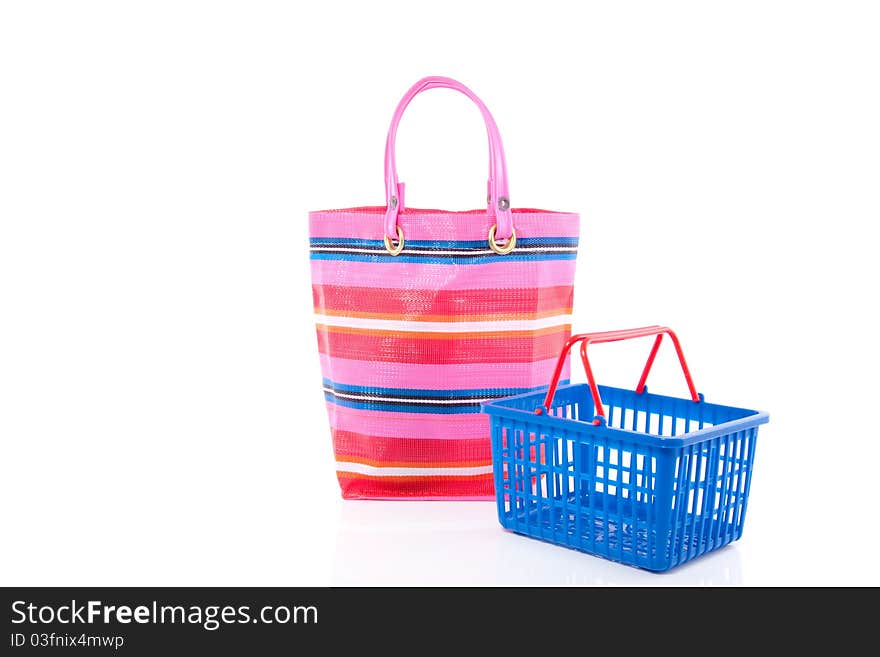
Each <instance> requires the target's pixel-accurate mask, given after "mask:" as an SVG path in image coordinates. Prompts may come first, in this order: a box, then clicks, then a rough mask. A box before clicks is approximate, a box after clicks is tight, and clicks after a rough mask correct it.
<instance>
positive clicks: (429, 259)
mask: <svg viewBox="0 0 880 657" xmlns="http://www.w3.org/2000/svg"><path fill="white" fill-rule="evenodd" d="M576 257H577V254H575V253H517V252H516V250H514V251H513V252H511V253H508V254H507V255H505V256H499V255H496V254H494V253H493V254H487V255H479V256H430V255H418V256H410V255H406V249H404V251H403V253H401V254H400V255H399V256H396V257H394V256H391V255H390V254H387V253H385V254H376V255H369V254H365V253H312V254H311V258H310V259H311V260H347V261H350V262H391V261H392V260H393V261H394V262H415V263H426V264H433V265H452V264H455V265H481V264H485V263H487V262H510V261H515V262H523V261H525V262H537V261H546V260H574V259H575V258H576ZM499 258H503V260H500V259H499Z"/></svg>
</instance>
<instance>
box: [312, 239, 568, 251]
mask: <svg viewBox="0 0 880 657" xmlns="http://www.w3.org/2000/svg"><path fill="white" fill-rule="evenodd" d="M516 243H517V244H519V245H520V246H577V245H578V238H577V237H520V238H517V240H516ZM406 244H407V245H409V246H412V247H414V248H415V247H418V248H433V249H476V248H479V247H483V248H486V247H487V246H488V243H487V241H486V240H458V241H454V240H406ZM309 245H311V246H346V247H350V248H378V249H381V248H385V242H384V241H383V240H364V239H355V238H351V237H312V238H310V239H309Z"/></svg>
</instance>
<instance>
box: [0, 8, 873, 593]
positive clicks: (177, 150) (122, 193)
mask: <svg viewBox="0 0 880 657" xmlns="http://www.w3.org/2000/svg"><path fill="white" fill-rule="evenodd" d="M878 32H880V20H878V9H877V7H876V4H873V3H870V2H864V3H857V2H768V1H766V0H764V1H761V2H737V3H707V2H666V3H652V2H644V3H634V2H626V3H584V2H577V3H574V2H573V3H560V2H541V3H535V2H528V3H520V2H497V3H488V2H486V3H478V2H453V1H449V0H447V1H445V2H442V3H436V4H434V5H427V4H424V3H415V2H399V3H396V2H395V3H392V2H383V3H379V2H371V3H350V4H349V3H340V2H320V3H319V2H314V3H304V2H285V3H270V2H239V3H232V2H203V3H197V2H150V3H147V2H144V3H117V2H82V3H66V2H55V3H51V2H5V3H3V4H2V6H0V440H2V454H0V584H5V585H52V584H57V585H60V584H69V585H138V584H140V585H245V584H248V585H306V584H309V585H323V584H477V585H482V584H639V585H657V584H660V585H679V584H694V583H697V584H746V585H776V584H873V585H878V584H880V572H878V566H877V563H878V560H877V557H876V550H877V545H878V517H880V513H878V499H880V497H878V492H877V491H878V488H877V486H878V479H880V458H878V457H880V447H878V442H880V435H878V434H880V430H878V422H877V417H876V408H877V390H876V372H877V366H878V348H877V344H878V337H877V336H876V335H875V332H876V322H875V319H874V317H875V315H876V306H877V301H876V298H877V291H876V288H877V281H878V266H877V260H878V256H877V252H876V251H877V238H876V234H877V225H878V220H880V192H878V182H880V128H878V126H880V120H878V117H880V85H878V79H880V67H878V62H880V40H878V38H877V35H878ZM424 75H448V76H452V77H456V78H458V79H461V80H462V81H463V82H465V83H466V84H468V85H469V86H471V87H472V88H473V89H474V90H475V91H476V92H477V93H478V94H479V95H480V96H481V97H482V98H483V99H484V100H485V102H486V103H487V104H488V105H489V107H490V108H491V109H492V110H493V112H494V114H495V118H496V120H497V122H498V124H499V127H500V128H501V132H502V135H503V136H504V138H505V147H506V149H507V152H508V164H509V168H510V175H511V190H512V201H513V204H514V206H517V205H518V206H521V207H528V206H537V207H545V208H548V209H557V210H573V211H578V212H580V213H581V215H582V235H581V238H582V241H581V244H582V249H581V253H580V256H579V263H578V273H577V282H576V288H575V289H576V292H575V327H576V329H578V330H598V329H610V328H623V327H629V326H638V325H644V324H651V323H665V324H668V325H670V326H672V327H674V328H676V329H677V330H678V332H679V335H680V337H681V339H682V343H683V345H684V347H685V350H686V354H687V355H688V358H689V361H690V365H691V368H692V371H693V373H694V376H695V379H696V383H697V386H698V388H699V389H700V390H701V391H702V392H703V393H705V395H706V397H707V399H710V400H714V401H718V402H720V403H725V404H732V405H745V406H747V407H753V408H761V409H765V410H768V411H769V412H770V414H771V421H770V424H769V425H766V426H764V427H762V428H761V432H760V440H759V442H758V450H757V456H756V467H755V474H754V480H753V487H752V494H751V498H750V504H749V514H748V518H747V521H746V527H745V534H744V536H743V539H742V540H741V541H740V542H738V543H737V544H735V545H734V546H732V547H729V548H727V549H724V550H722V551H721V552H719V553H717V554H715V555H713V556H708V557H705V558H702V559H699V560H697V561H695V562H694V563H692V564H690V565H687V566H684V567H682V568H680V569H677V570H675V571H672V572H671V573H669V574H667V575H662V576H658V575H651V574H648V573H643V572H640V571H637V570H634V569H631V568H627V567H624V566H619V565H616V564H612V563H609V562H605V561H602V560H600V559H596V558H592V557H589V556H586V555H582V554H579V553H576V552H570V551H567V550H563V549H561V548H554V547H552V546H549V545H544V544H541V543H538V542H535V541H530V540H528V539H525V538H521V537H518V536H515V535H512V534H507V533H505V532H504V531H502V530H501V528H500V527H499V526H498V524H497V520H496V518H495V515H494V507H493V505H492V504H491V503H448V504H447V503H383V502H342V501H341V500H340V499H339V493H338V487H337V484H336V480H335V476H334V467H333V458H332V451H331V446H330V436H329V430H328V428H327V422H326V416H325V412H324V408H323V398H322V394H321V390H320V372H319V367H318V357H317V349H316V343H315V338H314V329H313V325H312V319H311V312H312V308H311V292H310V282H309V269H308V253H307V237H308V235H307V216H306V214H307V211H308V210H310V209H321V208H329V207H346V206H350V205H362V204H380V203H381V202H382V199H383V196H382V195H383V183H382V150H383V146H384V138H385V131H386V129H387V125H388V121H389V120H390V118H391V114H392V112H393V110H394V106H395V104H396V103H397V101H398V99H399V98H400V96H401V95H402V94H403V92H404V91H405V90H406V89H407V88H408V87H409V85H410V84H411V83H413V82H414V81H415V80H417V79H418V78H420V77H422V76H424ZM398 143H399V145H400V150H399V153H398V162H399V164H400V168H401V178H402V179H404V180H406V181H407V183H408V185H407V196H408V202H409V204H410V205H413V206H422V207H437V206H439V207H444V208H449V209H461V208H467V207H480V206H481V205H482V203H483V198H484V192H485V167H486V153H485V136H484V134H483V127H482V124H481V122H480V119H479V114H478V113H477V112H476V110H475V109H474V108H473V107H472V106H471V105H470V103H469V102H468V101H467V100H466V99H464V98H463V97H459V96H456V95H455V94H452V93H451V92H440V91H435V92H431V93H429V94H425V96H424V97H420V98H419V99H417V100H416V102H414V103H413V105H412V106H411V108H410V111H409V112H408V113H407V115H406V117H405V119H404V122H403V124H402V127H401V131H400V135H399V140H398ZM378 231H379V228H378V227H377V235H378V234H379V232H378ZM646 347H647V345H644V344H638V345H632V346H607V347H604V348H602V349H597V350H596V352H595V354H596V371H597V376H599V378H600V380H601V381H604V382H606V383H609V384H614V385H632V384H633V383H634V381H635V378H637V375H638V371H639V366H640V362H639V359H640V358H642V357H643V354H644V352H645V349H646ZM667 356H668V354H667ZM655 374H656V375H657V376H656V378H655V379H654V380H653V382H652V389H653V390H655V391H661V392H670V393H673V394H681V393H682V391H683V386H682V383H681V381H680V373H678V372H677V371H676V370H675V367H674V361H673V360H671V359H669V358H667V357H666V356H664V359H661V360H658V364H657V366H656V367H655ZM578 376H582V375H580V374H579V375H578Z"/></svg>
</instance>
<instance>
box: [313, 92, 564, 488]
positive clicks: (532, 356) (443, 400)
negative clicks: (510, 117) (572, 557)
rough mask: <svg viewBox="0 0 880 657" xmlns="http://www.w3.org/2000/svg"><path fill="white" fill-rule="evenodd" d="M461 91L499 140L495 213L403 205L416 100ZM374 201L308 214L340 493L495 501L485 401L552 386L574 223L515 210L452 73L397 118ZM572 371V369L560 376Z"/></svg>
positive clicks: (493, 182)
mask: <svg viewBox="0 0 880 657" xmlns="http://www.w3.org/2000/svg"><path fill="white" fill-rule="evenodd" d="M438 87H443V88H448V89H455V90H456V91H460V92H461V93H463V94H465V95H466V96H468V97H469V98H470V99H471V100H472V101H473V102H474V103H476V105H477V106H478V107H479V109H480V111H481V112H482V114H483V118H484V119H485V121H486V129H487V132H488V135H489V197H488V201H489V203H488V209H487V210H470V211H467V212H448V211H443V210H415V209H412V208H406V207H404V195H403V189H404V187H403V183H398V181H397V171H396V168H395V161H394V145H395V137H396V134H397V126H398V123H399V122H400V118H401V115H402V114H403V111H404V110H405V109H406V107H407V105H408V104H409V103H410V101H411V100H412V99H413V98H414V97H415V96H416V95H417V94H418V93H420V92H422V91H424V90H426V89H433V88H438ZM385 200H386V205H385V206H380V207H360V208H350V209H346V210H327V211H322V212H312V213H311V214H310V215H309V228H310V237H311V240H310V242H311V267H312V288H313V293H314V301H315V313H316V322H317V331H318V346H319V350H320V353H321V367H322V371H323V376H324V397H325V399H326V400H327V410H328V414H329V417H330V427H331V429H332V433H333V446H334V451H335V454H336V463H337V468H336V469H337V475H338V477H339V483H340V486H341V488H342V495H343V497H346V498H410V499H437V498H477V499H482V498H486V499H490V498H492V497H493V487H492V455H491V448H490V441H489V421H488V418H487V417H486V416H485V415H482V414H481V413H480V402H481V401H483V400H486V399H492V398H495V397H505V396H509V395H513V394H517V393H520V392H526V391H530V390H533V389H536V388H539V387H541V386H544V385H546V383H547V381H548V380H549V379H550V376H551V375H552V373H553V367H554V364H555V356H556V354H558V353H559V351H560V350H561V349H562V346H563V344H564V343H565V341H566V339H567V338H568V336H569V332H570V316H571V303H572V283H573V280H574V267H575V256H576V254H577V241H578V216H577V215H576V214H571V213H558V212H550V211H546V210H525V209H511V208H510V201H509V197H508V190H507V172H506V165H505V160H504V149H503V147H502V144H501V137H500V135H499V134H498V128H497V127H496V125H495V121H494V119H493V118H492V115H491V114H490V113H489V110H488V109H486V106H485V105H484V104H483V103H482V101H480V99H479V98H477V97H476V96H475V95H474V94H473V92H471V91H470V90H469V89H468V88H467V87H465V86H464V85H462V84H461V83H459V82H456V81H455V80H451V79H449V78H438V77H430V78H425V79H423V80H421V81H419V82H418V83H416V84H415V85H414V86H413V87H412V88H411V89H410V90H409V91H408V92H407V94H406V95H405V96H404V97H403V99H402V100H401V101H400V104H399V105H398V107H397V111H396V112H395V114H394V118H393V120H392V122H391V128H390V130H389V131H388V139H387V142H386V146H385ZM564 376H565V377H567V374H565V375H564Z"/></svg>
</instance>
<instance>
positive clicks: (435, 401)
mask: <svg viewBox="0 0 880 657" xmlns="http://www.w3.org/2000/svg"><path fill="white" fill-rule="evenodd" d="M324 392H329V393H330V394H331V395H333V396H334V397H339V398H340V399H353V400H355V401H367V402H370V401H374V402H383V401H390V402H407V403H409V404H417V405H419V406H421V405H424V404H480V403H482V402H487V401H492V398H487V399H417V398H414V397H375V396H373V395H364V394H358V393H356V392H338V391H336V390H333V389H332V388H327V387H326V386H325V387H324Z"/></svg>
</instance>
